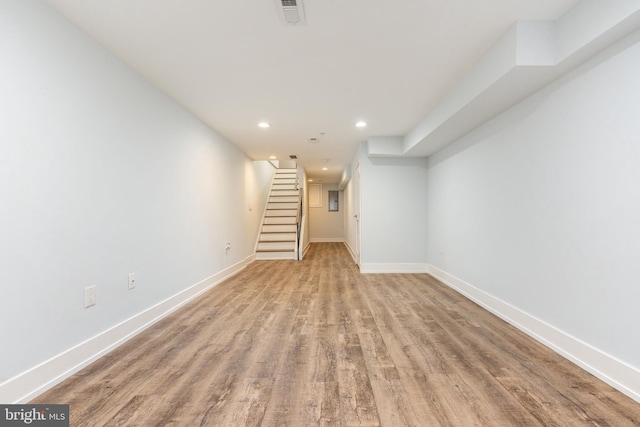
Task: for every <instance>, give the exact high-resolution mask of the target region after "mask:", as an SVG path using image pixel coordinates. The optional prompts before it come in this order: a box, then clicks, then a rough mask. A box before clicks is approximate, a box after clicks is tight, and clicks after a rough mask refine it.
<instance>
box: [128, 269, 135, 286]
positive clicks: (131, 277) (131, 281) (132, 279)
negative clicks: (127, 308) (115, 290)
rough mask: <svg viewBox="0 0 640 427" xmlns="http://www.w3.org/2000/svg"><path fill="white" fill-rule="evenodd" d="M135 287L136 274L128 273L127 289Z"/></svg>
mask: <svg viewBox="0 0 640 427" xmlns="http://www.w3.org/2000/svg"><path fill="white" fill-rule="evenodd" d="M135 287H136V273H129V289H133V288H135Z"/></svg>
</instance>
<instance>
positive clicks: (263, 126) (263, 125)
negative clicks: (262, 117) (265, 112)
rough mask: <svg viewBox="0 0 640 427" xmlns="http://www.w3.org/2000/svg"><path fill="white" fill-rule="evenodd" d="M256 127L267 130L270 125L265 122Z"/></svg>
mask: <svg viewBox="0 0 640 427" xmlns="http://www.w3.org/2000/svg"><path fill="white" fill-rule="evenodd" d="M258 127H261V128H268V127H271V125H270V124H269V123H267V122H260V123H258Z"/></svg>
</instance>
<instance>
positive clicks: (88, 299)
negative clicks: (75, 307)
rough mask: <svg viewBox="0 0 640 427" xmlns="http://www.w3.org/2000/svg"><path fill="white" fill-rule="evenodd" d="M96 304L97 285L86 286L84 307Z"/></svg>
mask: <svg viewBox="0 0 640 427" xmlns="http://www.w3.org/2000/svg"><path fill="white" fill-rule="evenodd" d="M92 305H96V287H95V286H87V287H86V288H84V308H89V307H91V306H92Z"/></svg>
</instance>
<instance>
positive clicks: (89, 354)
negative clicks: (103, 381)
mask: <svg viewBox="0 0 640 427" xmlns="http://www.w3.org/2000/svg"><path fill="white" fill-rule="evenodd" d="M253 258H254V256H253V255H252V256H249V257H247V258H245V259H244V260H243V261H240V262H239V263H237V264H235V265H232V266H230V267H228V268H226V269H224V270H223V271H221V272H219V273H217V274H214V275H213V276H211V277H209V278H207V279H205V280H203V281H201V282H199V283H196V284H195V285H193V286H191V287H189V288H187V289H185V290H183V291H181V292H179V293H178V294H176V295H174V296H172V297H170V298H167V299H166V300H164V301H162V302H160V303H158V304H156V305H155V306H153V307H150V308H148V309H146V310H145V311H143V312H141V313H139V314H137V315H135V316H133V317H131V318H129V319H127V320H125V321H123V322H122V323H120V324H118V325H115V326H114V327H112V328H110V329H108V330H107V331H105V332H102V333H100V334H98V335H96V336H95V337H93V338H90V339H88V340H86V341H84V342H82V343H80V344H78V345H76V346H75V347H72V348H70V349H68V350H66V351H64V352H62V353H60V354H58V355H57V356H54V357H52V358H51V359H49V360H47V361H45V362H43V363H41V364H39V365H37V366H34V367H33V368H31V369H29V370H27V371H25V372H23V373H21V374H19V375H17V376H15V377H13V378H11V379H9V380H7V381H5V382H4V383H2V384H0V403H26V402H28V401H30V400H32V399H33V398H35V397H36V396H38V395H39V394H42V393H43V392H45V391H46V390H48V389H50V388H51V387H53V386H55V385H56V384H58V383H60V382H62V381H63V380H65V379H66V378H68V377H70V376H71V375H73V374H75V373H76V372H78V371H79V370H80V369H82V368H84V367H85V366H87V365H89V364H90V363H91V362H93V361H95V360H97V359H99V358H100V357H102V356H104V355H105V354H107V353H109V352H110V351H111V350H113V349H115V348H116V347H118V346H120V345H122V344H123V343H125V342H126V341H127V340H129V339H131V338H133V337H134V336H135V335H137V334H139V333H140V332H142V331H143V330H145V329H146V328H148V327H149V326H151V325H153V324H154V323H156V322H157V321H159V320H160V319H162V318H164V317H166V316H167V315H168V314H170V313H172V312H173V311H175V310H176V309H178V308H180V307H181V306H183V305H184V304H186V303H187V302H189V301H190V300H192V299H193V298H196V297H197V296H198V295H200V294H202V293H203V292H206V291H208V290H209V289H211V288H212V287H214V286H215V285H217V284H218V283H221V282H223V281H224V280H226V279H228V278H229V277H231V276H233V275H235V274H237V273H238V272H240V271H241V270H242V269H244V268H245V267H246V266H247V265H249V264H250V263H251V262H252V261H253Z"/></svg>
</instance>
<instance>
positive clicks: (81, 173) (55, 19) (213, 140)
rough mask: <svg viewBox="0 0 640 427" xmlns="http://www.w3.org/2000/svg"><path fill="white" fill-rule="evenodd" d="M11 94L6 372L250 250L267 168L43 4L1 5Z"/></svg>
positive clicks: (0, 217)
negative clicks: (90, 295) (130, 282)
mask: <svg viewBox="0 0 640 427" xmlns="http://www.w3.org/2000/svg"><path fill="white" fill-rule="evenodd" d="M0 93H1V94H2V95H1V96H0V121H1V125H0V199H1V200H2V209H0V260H2V261H1V262H2V267H1V268H0V287H1V290H2V297H1V299H0V336H2V351H1V352H0V382H2V381H3V380H7V379H9V378H12V377H14V376H16V375H18V374H20V373H22V372H24V371H26V370H28V369H30V368H32V367H34V366H35V365H37V364H39V363H41V362H43V361H45V360H47V359H49V358H51V357H53V356H56V355H58V354H60V353H61V352H64V351H66V350H68V349H70V348H72V347H73V346H76V345H77V344H79V343H81V342H83V341H84V340H87V339H89V338H91V337H94V336H96V335H97V334H99V333H101V332H103V331H105V330H107V329H109V328H111V327H112V326H114V325H116V324H118V323H119V322H123V321H125V320H127V319H129V318H131V317H132V316H135V315H137V314H138V313H140V312H142V311H144V310H146V309H148V308H149V307H151V306H153V305H155V304H157V303H158V302H160V301H163V300H165V299H167V298H169V297H171V296H173V295H175V294H177V293H179V292H181V291H182V290H184V289H186V288H188V287H190V286H192V285H194V284H196V283H198V282H200V281H202V280H203V279H206V278H208V277H210V276H212V275H215V274H216V273H219V272H221V271H224V270H225V269H227V268H229V267H230V266H233V265H236V264H238V263H240V262H243V261H244V260H246V259H247V258H248V257H250V256H251V255H252V251H253V246H252V245H253V242H255V233H257V228H258V223H259V221H260V218H259V216H260V214H261V212H262V209H263V204H264V200H265V199H264V198H265V197H266V194H263V189H264V188H265V185H267V188H268V178H265V170H264V167H263V165H261V164H254V163H253V162H252V161H250V160H249V159H248V158H247V157H246V156H245V155H244V154H243V153H242V152H241V151H239V150H238V149H237V148H236V147H235V146H233V145H232V144H230V143H228V142H227V141H225V140H224V139H223V138H222V137H221V136H220V135H218V134H217V133H216V132H214V131H212V130H211V129H210V128H208V127H207V126H205V125H204V124H203V123H201V122H200V121H199V120H197V119H196V118H195V117H193V116H192V115H191V114H189V113H188V112H186V111H185V110H184V109H182V108H181V107H180V106H178V105H177V104H176V103H174V102H173V101H172V100H171V99H169V98H168V97H167V96H165V95H164V94H163V93H161V92H160V91H159V90H157V89H155V88H154V87H152V86H151V85H150V84H149V83H147V82H146V81H145V80H144V79H142V78H141V77H140V76H139V75H137V74H135V73H134V72H132V71H131V70H130V69H128V68H127V67H126V66H125V65H123V64H122V63H121V62H119V61H118V60H117V59H115V58H114V57H113V56H112V55H110V54H109V53H108V52H107V51H105V50H104V49H102V48H101V47H100V46H98V45H97V44H96V43H95V42H93V41H92V40H90V39H89V38H88V37H87V36H85V35H84V34H83V33H81V32H80V31H79V30H77V29H75V28H74V27H72V26H71V25H70V24H69V23H68V22H67V21H66V20H65V19H63V18H62V17H60V16H59V15H58V14H57V13H56V12H54V11H53V10H52V9H50V8H49V7H48V6H47V5H46V4H45V3H44V2H40V1H31V0H6V1H3V2H2V3H1V4H0ZM261 203H262V205H260V204H261ZM249 204H253V206H254V207H253V211H252V212H249V210H248V205H249ZM225 242H231V244H232V249H231V250H230V251H229V252H228V253H225V250H224V244H225ZM130 272H135V273H136V274H137V287H136V289H134V290H132V291H129V290H127V274H128V273H130ZM90 285H95V286H97V305H96V306H94V307H91V308H89V309H85V308H84V307H83V297H84V288H85V287H86V286H90Z"/></svg>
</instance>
